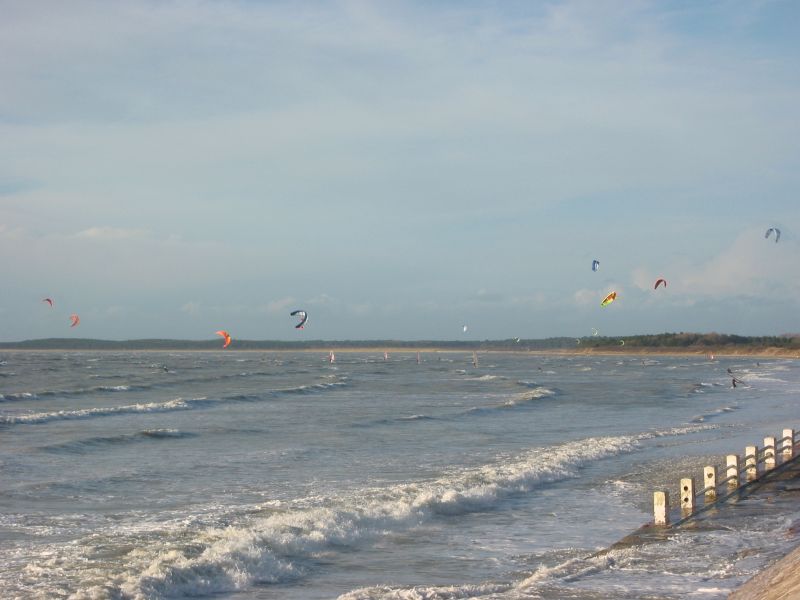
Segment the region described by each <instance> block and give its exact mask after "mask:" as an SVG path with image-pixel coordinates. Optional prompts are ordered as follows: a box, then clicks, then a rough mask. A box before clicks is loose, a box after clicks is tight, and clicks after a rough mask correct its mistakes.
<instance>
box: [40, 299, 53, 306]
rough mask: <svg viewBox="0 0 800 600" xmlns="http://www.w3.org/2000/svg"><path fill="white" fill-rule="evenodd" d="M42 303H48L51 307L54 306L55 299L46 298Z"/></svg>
mask: <svg viewBox="0 0 800 600" xmlns="http://www.w3.org/2000/svg"><path fill="white" fill-rule="evenodd" d="M42 302H47V303H48V304H49V305H50V306H51V307H52V306H53V299H52V298H45V299H44V300H42Z"/></svg>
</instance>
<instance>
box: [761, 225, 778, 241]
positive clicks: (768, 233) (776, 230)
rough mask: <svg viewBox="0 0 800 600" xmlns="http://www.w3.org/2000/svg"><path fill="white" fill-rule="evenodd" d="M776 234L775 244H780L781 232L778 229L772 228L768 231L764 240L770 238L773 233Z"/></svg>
mask: <svg viewBox="0 0 800 600" xmlns="http://www.w3.org/2000/svg"><path fill="white" fill-rule="evenodd" d="M773 231H774V232H775V243H776V244H777V243H778V240H779V239H781V230H780V229H778V228H777V227H770V228H769V229H767V232H766V233H765V234H764V238H765V239H766V238H768V237H769V236H770V234H771V233H772V232H773Z"/></svg>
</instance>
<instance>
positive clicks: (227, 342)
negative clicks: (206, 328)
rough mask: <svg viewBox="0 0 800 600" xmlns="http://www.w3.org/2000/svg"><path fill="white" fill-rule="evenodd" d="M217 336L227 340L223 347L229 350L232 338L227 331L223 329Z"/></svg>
mask: <svg viewBox="0 0 800 600" xmlns="http://www.w3.org/2000/svg"><path fill="white" fill-rule="evenodd" d="M217 335H221V336H222V337H224V338H225V344H223V346H222V347H223V348H227V347H228V346H230V345H231V336H230V334H229V333H228V332H227V331H225V330H224V329H221V330H220V331H218V332H217Z"/></svg>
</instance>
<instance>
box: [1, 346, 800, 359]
mask: <svg viewBox="0 0 800 600" xmlns="http://www.w3.org/2000/svg"><path fill="white" fill-rule="evenodd" d="M0 352H25V353H36V352H153V353H169V352H235V353H270V354H277V353H303V354H308V353H320V354H327V353H329V352H335V353H339V354H371V353H372V354H383V353H384V352H386V353H388V354H390V355H391V354H416V353H418V352H419V353H420V354H434V353H435V354H472V353H473V352H477V353H479V354H482V355H486V354H519V355H532V356H700V357H702V356H706V357H709V358H710V359H713V358H730V357H753V358H783V359H800V351H797V350H787V349H785V348H761V349H749V348H726V349H724V350H720V351H712V350H709V349H698V348H685V349H684V348H641V347H639V348H630V349H628V348H620V349H619V350H617V349H612V348H583V349H581V348H574V349H569V348H552V349H522V348H520V349H505V348H481V347H477V346H476V347H475V348H449V347H446V346H441V347H437V346H419V347H413V346H402V347H396V346H388V345H387V346H342V347H339V346H336V345H335V343H331V344H330V345H325V346H319V347H304V348H291V347H290V348H236V347H235V344H234V345H232V346H231V347H229V348H226V349H222V348H221V347H216V348H214V347H211V348H209V347H205V348H155V347H150V348H148V347H116V348H114V347H112V348H109V347H92V346H86V347H81V348H65V347H51V348H45V347H42V348H31V347H19V346H14V345H11V344H8V345H4V346H2V347H0Z"/></svg>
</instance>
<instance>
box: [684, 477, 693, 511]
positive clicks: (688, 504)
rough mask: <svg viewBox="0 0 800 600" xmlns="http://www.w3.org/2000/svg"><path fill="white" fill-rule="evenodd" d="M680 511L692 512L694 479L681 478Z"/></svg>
mask: <svg viewBox="0 0 800 600" xmlns="http://www.w3.org/2000/svg"><path fill="white" fill-rule="evenodd" d="M681 512H683V513H691V512H694V479H692V478H691V477H687V478H685V479H681Z"/></svg>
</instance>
